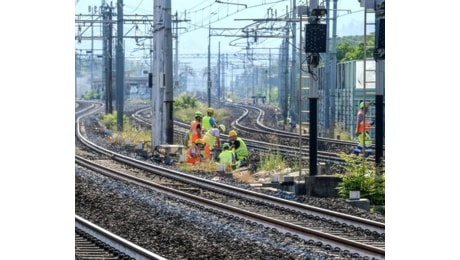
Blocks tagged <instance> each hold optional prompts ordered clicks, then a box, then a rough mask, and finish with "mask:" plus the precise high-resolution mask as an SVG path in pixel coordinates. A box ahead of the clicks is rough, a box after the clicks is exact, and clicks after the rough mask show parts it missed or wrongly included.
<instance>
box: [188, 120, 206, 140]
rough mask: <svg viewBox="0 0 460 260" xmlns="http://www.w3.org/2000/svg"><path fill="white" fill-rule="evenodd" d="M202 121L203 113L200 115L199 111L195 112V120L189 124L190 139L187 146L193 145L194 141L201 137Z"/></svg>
mask: <svg viewBox="0 0 460 260" xmlns="http://www.w3.org/2000/svg"><path fill="white" fill-rule="evenodd" d="M202 119H203V113H201V112H200V111H196V112H195V119H194V120H193V121H192V122H191V123H190V131H189V135H190V138H189V142H188V144H189V146H190V145H191V144H193V143H194V142H195V141H196V139H198V138H202V137H203V134H202V130H201V129H202V126H201V124H202V123H201V121H202Z"/></svg>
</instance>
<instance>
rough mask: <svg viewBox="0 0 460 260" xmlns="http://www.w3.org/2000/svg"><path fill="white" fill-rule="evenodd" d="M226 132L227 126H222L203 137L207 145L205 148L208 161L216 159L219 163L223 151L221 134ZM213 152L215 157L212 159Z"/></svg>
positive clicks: (209, 131)
mask: <svg viewBox="0 0 460 260" xmlns="http://www.w3.org/2000/svg"><path fill="white" fill-rule="evenodd" d="M224 132H225V125H223V124H220V125H219V126H218V127H213V128H211V129H209V130H208V131H207V132H206V134H204V136H203V140H204V142H205V143H206V146H205V147H204V157H205V158H206V159H208V160H210V159H214V160H216V161H217V159H218V155H219V153H220V151H221V148H220V147H221V146H220V134H222V133H224ZM211 150H212V151H213V153H212V154H213V156H212V158H211Z"/></svg>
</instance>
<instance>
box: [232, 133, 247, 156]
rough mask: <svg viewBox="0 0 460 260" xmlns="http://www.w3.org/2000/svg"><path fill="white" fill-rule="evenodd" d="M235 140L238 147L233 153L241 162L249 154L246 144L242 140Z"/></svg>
mask: <svg viewBox="0 0 460 260" xmlns="http://www.w3.org/2000/svg"><path fill="white" fill-rule="evenodd" d="M236 140H238V141H239V142H240V146H239V147H238V148H237V149H235V151H234V152H235V154H236V157H237V158H238V160H243V159H246V158H248V156H249V152H248V148H247V146H246V143H245V142H244V141H243V139H241V138H239V137H237V138H236Z"/></svg>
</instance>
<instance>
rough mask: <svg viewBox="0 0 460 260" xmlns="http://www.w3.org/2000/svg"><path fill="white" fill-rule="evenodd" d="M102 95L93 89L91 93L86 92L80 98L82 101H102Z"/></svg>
mask: <svg viewBox="0 0 460 260" xmlns="http://www.w3.org/2000/svg"><path fill="white" fill-rule="evenodd" d="M100 97H101V95H100V94H99V93H97V91H96V90H94V89H91V90H89V91H86V92H85V93H84V94H82V95H81V96H80V99H83V100H92V99H100Z"/></svg>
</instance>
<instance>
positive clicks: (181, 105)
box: [173, 94, 199, 112]
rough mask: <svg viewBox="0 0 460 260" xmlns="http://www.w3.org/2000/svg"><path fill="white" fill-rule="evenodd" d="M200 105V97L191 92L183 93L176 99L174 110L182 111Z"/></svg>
mask: <svg viewBox="0 0 460 260" xmlns="http://www.w3.org/2000/svg"><path fill="white" fill-rule="evenodd" d="M198 105H199V102H198V99H197V98H196V97H194V96H192V95H189V94H182V95H180V96H179V97H178V98H177V99H176V100H174V108H173V110H174V111H176V112H177V111H180V110H183V109H189V108H192V109H195V108H197V107H198Z"/></svg>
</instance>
